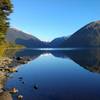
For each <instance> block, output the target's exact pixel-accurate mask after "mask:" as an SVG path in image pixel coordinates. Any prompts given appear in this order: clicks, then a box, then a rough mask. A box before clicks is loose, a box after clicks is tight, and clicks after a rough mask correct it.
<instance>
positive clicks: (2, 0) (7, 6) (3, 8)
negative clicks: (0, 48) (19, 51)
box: [0, 0, 13, 43]
mask: <svg viewBox="0 0 100 100" xmlns="http://www.w3.org/2000/svg"><path fill="white" fill-rule="evenodd" d="M12 11H13V5H12V4H11V1H10V0H0V43H1V41H4V40H5V35H6V32H7V29H8V27H9V18H8V16H9V15H10V13H12Z"/></svg>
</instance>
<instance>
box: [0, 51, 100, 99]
mask: <svg viewBox="0 0 100 100" xmlns="http://www.w3.org/2000/svg"><path fill="white" fill-rule="evenodd" d="M0 53H1V54H0V100H12V97H13V95H12V92H16V90H17V88H16V87H11V88H6V87H5V84H6V83H7V80H9V79H10V78H12V77H11V75H12V74H13V73H17V70H18V68H19V67H21V66H20V65H23V64H27V63H28V62H30V61H34V60H36V59H38V58H39V57H40V56H41V55H44V54H52V55H53V56H54V57H58V58H61V59H65V60H66V62H67V59H71V60H72V61H74V62H75V63H77V64H78V65H80V67H83V68H85V69H86V70H88V71H91V72H96V73H100V49H81V50H79V49H78V50H77V49H74V50H73V49H71V50H44V49H43V50H40V49H38V50H33V49H23V50H13V49H6V50H4V51H3V52H0ZM52 78H53V77H52ZM19 81H20V82H22V84H24V81H23V80H22V77H19ZM67 83H68V82H67ZM58 84H59V83H58ZM62 86H63V85H62ZM33 87H35V88H37V87H38V85H37V84H35V86H33ZM11 91H12V92H11ZM64 95H65V94H64ZM17 97H18V94H17ZM53 97H54V96H53ZM2 98H3V99H2ZM60 100H61V99H60Z"/></svg>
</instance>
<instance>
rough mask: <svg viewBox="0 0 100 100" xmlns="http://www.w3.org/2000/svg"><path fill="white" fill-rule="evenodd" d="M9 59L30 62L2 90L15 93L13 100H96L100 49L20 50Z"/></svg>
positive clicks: (99, 95)
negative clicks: (23, 59)
mask: <svg viewBox="0 0 100 100" xmlns="http://www.w3.org/2000/svg"><path fill="white" fill-rule="evenodd" d="M13 56H16V57H29V58H30V59H31V61H29V62H28V63H27V64H22V65H19V66H17V68H18V69H17V70H18V72H15V73H11V74H10V78H8V79H7V80H6V81H5V82H4V88H5V89H10V88H13V87H16V88H17V89H18V91H19V92H18V93H17V94H13V95H12V97H13V100H18V99H17V95H23V100H100V49H66V50H63V49H60V50H57V49H56V50H48V49H46V50H45V49H41V50H39V49H38V50H35V49H24V50H21V51H18V52H16V53H15V54H14V55H13ZM35 87H36V88H35Z"/></svg>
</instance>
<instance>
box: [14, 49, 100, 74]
mask: <svg viewBox="0 0 100 100" xmlns="http://www.w3.org/2000/svg"><path fill="white" fill-rule="evenodd" d="M46 53H51V54H52V55H53V56H55V57H59V58H65V59H66V58H70V59H72V60H73V61H74V62H75V63H77V64H79V65H80V66H81V67H83V68H85V69H87V70H89V71H91V72H97V73H99V72H100V49H99V48H98V49H81V50H80V49H78V50H77V49H74V50H44V49H43V50H31V49H29V50H27V49H24V50H22V51H20V52H17V53H16V54H15V56H17V57H18V56H27V57H30V58H31V60H35V59H36V58H38V57H39V56H40V55H43V54H46Z"/></svg>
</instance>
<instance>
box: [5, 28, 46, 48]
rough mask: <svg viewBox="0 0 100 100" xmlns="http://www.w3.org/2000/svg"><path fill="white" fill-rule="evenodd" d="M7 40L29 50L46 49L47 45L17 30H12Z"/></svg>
mask: <svg viewBox="0 0 100 100" xmlns="http://www.w3.org/2000/svg"><path fill="white" fill-rule="evenodd" d="M6 40H7V41H9V42H11V43H16V44H20V45H24V46H25V47H27V48H42V47H46V45H47V44H46V43H45V42H43V41H41V40H39V39H38V38H36V37H35V36H32V35H30V34H27V33H25V32H22V31H20V30H18V29H15V28H10V29H9V30H8V32H7V35H6Z"/></svg>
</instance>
